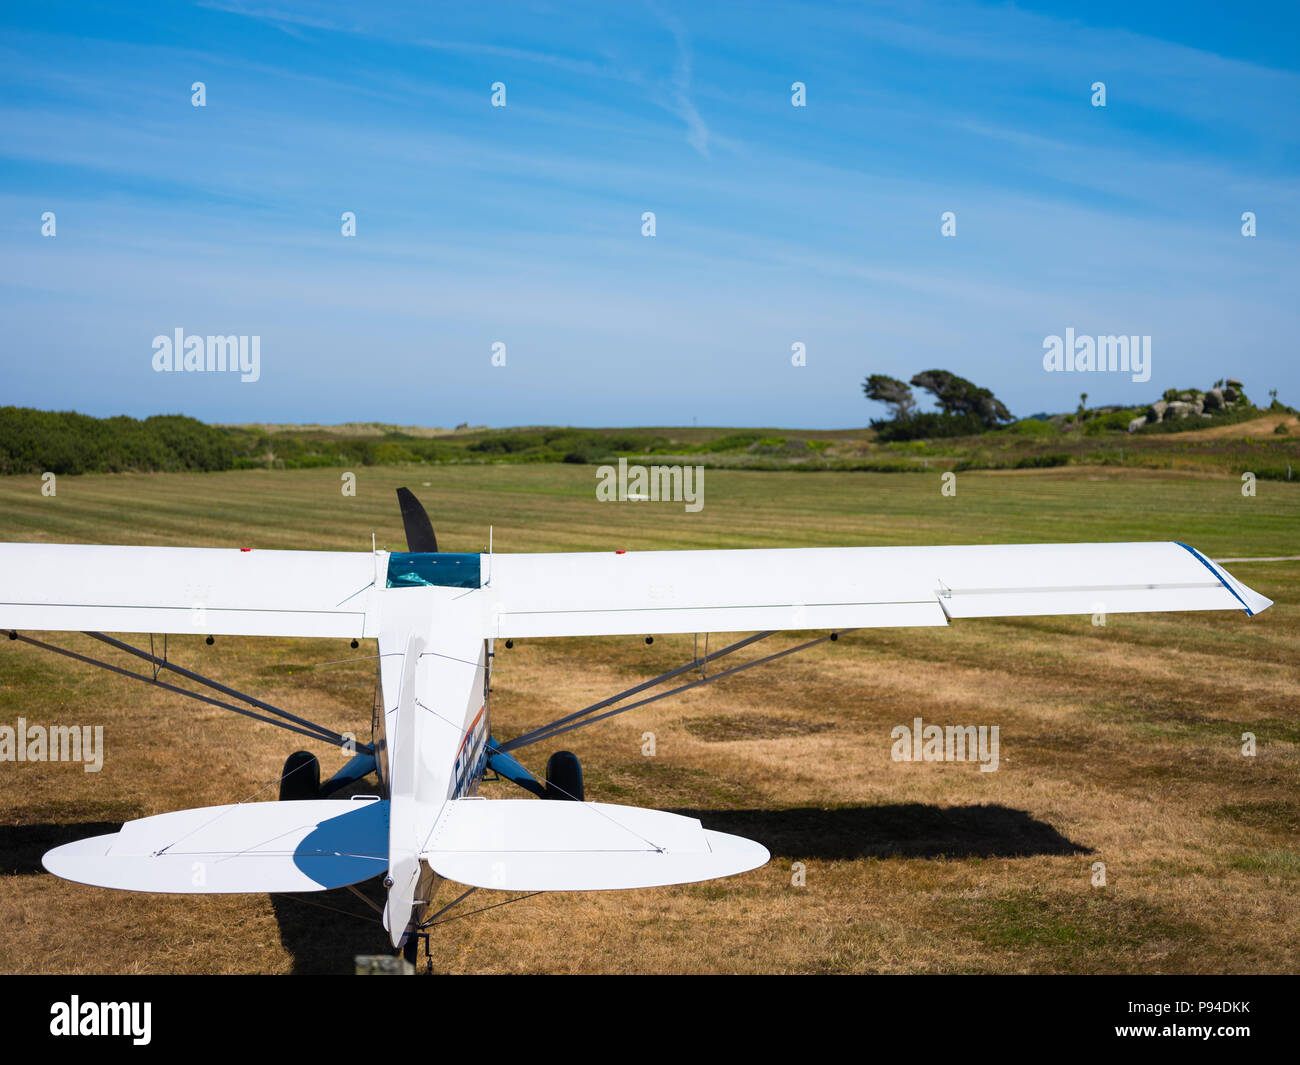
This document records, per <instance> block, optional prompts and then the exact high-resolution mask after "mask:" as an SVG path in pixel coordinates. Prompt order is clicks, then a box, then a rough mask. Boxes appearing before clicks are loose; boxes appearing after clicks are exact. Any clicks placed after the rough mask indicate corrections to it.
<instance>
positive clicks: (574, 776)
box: [546, 751, 584, 802]
mask: <svg viewBox="0 0 1300 1065" xmlns="http://www.w3.org/2000/svg"><path fill="white" fill-rule="evenodd" d="M546 798H548V799H567V800H570V801H577V802H583V801H584V799H583V792H582V763H581V762H579V761H578V756H577V755H576V754H574V753H573V752H572V751H556V752H555V753H554V754H553V755H551V757H550V758H548V759H547V760H546Z"/></svg>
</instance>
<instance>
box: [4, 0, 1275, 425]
mask: <svg viewBox="0 0 1300 1065" xmlns="http://www.w3.org/2000/svg"><path fill="white" fill-rule="evenodd" d="M1162 9H1163V10H1162ZM1297 22H1300V14H1298V9H1297V7H1296V6H1295V5H1289V4H1271V5H1252V4H1249V3H1234V4H1231V5H1223V4H1217V3H1216V4H1208V3H1206V4H1202V3H1192V4H1182V5H1178V6H1177V7H1176V8H1174V7H1172V6H1170V5H1153V6H1152V7H1151V8H1149V9H1137V10H1135V9H1134V5H1131V4H1121V3H1090V4H1088V5H1080V6H1077V7H1075V8H1073V9H1071V8H1070V7H1068V6H1066V5H1055V4H1049V3H1022V4H1017V5H1011V4H974V3H965V4H949V3H928V2H917V3H911V2H906V3H894V4H839V3H837V4H810V3H799V4H790V5H786V4H769V3H745V4H740V3H735V4H731V3H728V4H674V3H668V2H656V3H627V4H619V5H611V4H593V5H583V4H570V3H565V4H510V3H502V4H492V5H465V4H435V3H414V4H404V3H393V4H389V3H377V4H368V5H362V4H357V3H355V2H352V3H290V2H288V0H284V2H279V0H268V2H265V3H262V2H259V0H212V2H207V3H200V4H185V3H166V4H157V5H150V4H142V5H134V6H131V7H130V8H129V10H127V11H122V10H119V9H118V5H110V4H90V3H57V2H55V3H47V4H43V5H39V6H37V5H23V6H21V7H20V6H17V5H9V6H7V7H6V8H5V9H4V11H3V13H2V14H0V26H2V27H3V30H0V249H3V254H2V255H0V336H2V337H3V341H2V345H3V346H2V347H0V370H2V371H3V376H2V377H0V381H2V384H0V403H7V404H10V403H11V404H18V405H23V406H35V407H42V408H47V409H48V408H54V409H75V410H81V411H85V412H87V413H92V414H98V415H107V414H118V413H127V414H134V415H138V416H143V415H147V414H153V413H171V412H182V413H186V414H191V415H194V416H196V417H200V418H203V419H205V420H210V421H222V422H236V421H239V422H242V421H293V422H306V421H321V422H336V421H353V420H358V421H362V420H364V421H372V420H373V421H385V422H397V423H404V424H425V425H454V424H456V423H459V422H470V423H471V424H489V425H521V424H576V425H668V424H688V425H689V424H691V423H692V421H697V422H698V424H700V425H778V426H790V427H796V426H798V427H825V428H832V427H844V426H852V425H862V424H865V422H866V420H867V419H868V418H869V417H872V416H879V415H881V414H883V413H884V412H883V410H882V409H880V408H878V407H876V406H875V405H874V404H868V403H867V402H866V401H865V400H864V399H863V397H862V393H861V388H860V383H861V381H862V379H863V378H864V377H865V376H866V375H867V374H868V373H872V372H880V373H888V374H892V375H894V376H898V377H904V378H906V377H910V376H911V375H912V374H913V373H916V372H917V371H920V370H923V369H930V368H943V369H948V370H952V371H954V372H956V373H959V374H962V375H964V376H966V377H969V378H971V379H973V380H975V381H976V382H977V383H979V384H982V385H986V386H988V387H990V388H992V389H993V390H994V391H995V392H996V393H997V394H998V395H999V396H1000V397H1001V398H1003V399H1004V400H1005V402H1006V403H1007V405H1008V406H1009V407H1010V408H1011V410H1012V411H1013V412H1014V413H1016V414H1020V415H1024V414H1030V413H1033V412H1035V411H1039V410H1044V409H1046V410H1059V409H1067V408H1072V407H1073V406H1074V405H1075V403H1076V402H1077V398H1078V395H1079V393H1080V392H1081V391H1087V392H1088V393H1089V396H1090V401H1091V402H1094V403H1095V402H1134V403H1136V402H1141V401H1145V400H1149V399H1151V398H1155V396H1156V395H1158V393H1159V392H1161V391H1163V390H1164V389H1165V388H1168V387H1171V386H1179V387H1183V386H1187V385H1199V386H1201V387H1208V385H1209V384H1211V383H1212V382H1213V380H1215V379H1216V378H1219V377H1224V376H1236V377H1240V378H1242V379H1243V380H1244V381H1245V383H1246V386H1247V389H1248V391H1250V392H1251V393H1252V395H1254V396H1255V398H1257V399H1264V398H1266V397H1265V392H1266V390H1267V389H1269V388H1277V389H1278V390H1279V391H1280V394H1281V398H1282V399H1283V400H1285V401H1288V402H1290V403H1292V404H1296V403H1300V369H1298V368H1297V363H1298V360H1297V358H1296V348H1297V345H1296V338H1297V335H1298V334H1300V309H1298V305H1300V300H1297V293H1298V292H1300V265H1298V264H1300V255H1298V254H1297V252H1300V224H1298V221H1297V213H1298V211H1300V69H1298V67H1300V46H1298V45H1297V41H1300V32H1298V31H1300V26H1298V25H1297ZM195 81H202V82H204V83H205V86H206V93H207V106H206V107H203V108H196V107H193V106H191V89H190V86H191V84H192V83H193V82H195ZM795 81H802V82H804V83H805V84H806V86H807V106H806V107H803V108H796V107H793V106H791V85H792V83H793V82H795ZM1095 81H1103V82H1105V84H1106V97H1107V99H1106V103H1107V106H1106V107H1104V108H1099V107H1094V106H1092V103H1091V96H1092V90H1091V85H1092V84H1093V82H1095ZM494 82H502V83H504V84H505V86H506V106H505V107H503V108H502V107H492V106H491V91H492V90H491V86H492V84H493V83H494ZM47 211H52V212H54V213H55V215H56V219H57V235H56V236H54V237H52V238H51V237H43V236H42V235H41V216H42V214H43V213H44V212H47ZM344 211H353V212H355V214H356V219H357V235H356V236H355V237H344V236H342V235H341V233H340V226H341V222H340V215H341V214H342V212H344ZM645 211H653V212H654V213H655V216H656V235H655V236H654V237H645V236H642V233H641V217H642V213H643V212H645ZM944 211H953V212H955V214H956V218H957V234H956V236H954V237H950V238H946V237H943V236H941V235H940V216H941V214H942V212H944ZM1244 211H1252V212H1254V213H1255V215H1256V218H1257V226H1258V235H1257V236H1255V237H1253V238H1247V237H1243V236H1242V234H1241V215H1242V213H1243V212H1244ZM176 328H183V329H184V330H185V331H186V332H187V333H190V334H200V335H204V334H246V335H258V336H260V337H261V377H260V380H258V381H256V382H251V383H243V382H240V381H239V380H238V378H237V377H236V376H232V375H224V376H223V375H214V374H196V373H190V374H185V373H179V374H177V373H173V374H161V373H157V372H155V371H154V370H153V368H152V364H151V361H152V355H153V351H152V346H151V345H152V340H153V338H154V337H155V336H156V335H159V334H171V333H172V331H173V330H174V329H176ZM1067 328H1073V329H1074V330H1075V332H1076V333H1077V334H1080V335H1082V334H1091V335H1107V334H1126V335H1129V334H1141V335H1150V336H1151V337H1152V361H1153V367H1152V375H1151V380H1150V381H1149V382H1147V383H1146V384H1138V383H1134V382H1132V381H1130V380H1129V377H1128V376H1127V375H1123V374H1115V373H1109V374H1097V373H1094V374H1089V375H1079V374H1065V373H1047V372H1045V371H1044V369H1043V366H1042V354H1043V340H1044V338H1045V337H1047V336H1050V335H1053V334H1056V335H1063V334H1064V333H1065V330H1066V329H1067ZM497 342H500V343H504V344H505V345H506V365H505V366H503V367H500V366H497V367H494V366H493V365H492V364H491V354H492V345H493V344H494V343H497ZM795 343H802V344H804V345H805V346H806V351H807V365H806V366H800V367H796V366H792V365H791V346H792V345H793V344H795Z"/></svg>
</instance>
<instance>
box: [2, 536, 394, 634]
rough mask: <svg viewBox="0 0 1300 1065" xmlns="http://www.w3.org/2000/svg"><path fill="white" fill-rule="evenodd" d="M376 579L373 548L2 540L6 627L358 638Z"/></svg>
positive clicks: (371, 629) (365, 626) (378, 562)
mask: <svg viewBox="0 0 1300 1065" xmlns="http://www.w3.org/2000/svg"><path fill="white" fill-rule="evenodd" d="M376 573H379V575H380V577H381V579H380V581H379V586H380V587H382V586H383V583H384V582H383V580H382V577H383V573H384V570H383V568H382V559H381V557H380V556H378V555H375V554H372V553H371V552H369V551H364V552H349V551H246V550H239V549H227V548H194V547H97V546H94V547H92V546H85V545H81V544H0V626H3V627H5V628H12V629H47V630H64V631H84V630H87V629H89V630H95V631H103V632H158V633H162V632H168V633H195V634H198V635H203V636H208V635H213V636H224V635H230V636H339V637H346V638H361V637H365V636H373V635H375V633H376V632H377V629H376V627H375V626H374V624H372V623H368V620H369V619H373V618H374V616H375V612H374V600H373V592H374V587H375V583H376V582H375V574H376Z"/></svg>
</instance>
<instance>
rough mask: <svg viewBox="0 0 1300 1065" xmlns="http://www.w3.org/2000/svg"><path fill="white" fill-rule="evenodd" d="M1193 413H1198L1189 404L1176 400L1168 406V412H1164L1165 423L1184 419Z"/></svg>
mask: <svg viewBox="0 0 1300 1065" xmlns="http://www.w3.org/2000/svg"><path fill="white" fill-rule="evenodd" d="M1193 413H1199V412H1198V411H1196V408H1195V407H1193V406H1192V405H1191V404H1190V403H1186V402H1184V401H1183V400H1180V399H1176V400H1174V401H1173V402H1172V403H1170V404H1169V408H1168V410H1166V411H1165V417H1164V420H1165V421H1167V422H1168V421H1173V420H1174V419H1175V418H1186V417H1188V416H1189V415H1191V414H1193Z"/></svg>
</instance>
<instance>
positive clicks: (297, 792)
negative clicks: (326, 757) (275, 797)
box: [280, 751, 320, 802]
mask: <svg viewBox="0 0 1300 1065" xmlns="http://www.w3.org/2000/svg"><path fill="white" fill-rule="evenodd" d="M319 798H320V762H319V761H318V760H317V758H316V756H315V755H314V754H312V753H311V752H310V751H294V752H293V754H291V755H289V757H288V758H286V759H285V761H284V775H283V776H282V777H281V778H280V801H281V802H285V801H286V800H288V801H292V800H295V799H319Z"/></svg>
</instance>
